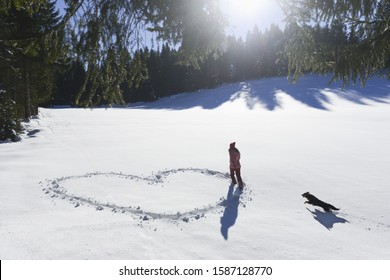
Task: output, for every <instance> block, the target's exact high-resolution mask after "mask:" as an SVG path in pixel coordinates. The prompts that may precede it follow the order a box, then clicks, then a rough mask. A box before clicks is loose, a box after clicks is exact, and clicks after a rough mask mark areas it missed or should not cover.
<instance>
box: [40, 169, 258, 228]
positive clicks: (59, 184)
mask: <svg viewBox="0 0 390 280" xmlns="http://www.w3.org/2000/svg"><path fill="white" fill-rule="evenodd" d="M172 175H179V176H177V177H178V178H181V179H182V180H181V181H180V182H179V183H182V182H183V180H186V177H188V176H191V175H192V176H194V175H195V176H197V177H199V176H203V177H204V178H203V180H201V181H202V182H208V181H209V182H210V183H211V184H212V185H214V186H215V185H216V182H217V183H219V185H220V186H229V184H230V177H229V175H228V174H227V173H222V172H219V171H214V170H210V169H201V168H179V169H172V170H164V171H159V172H157V173H155V174H152V175H150V176H137V175H131V174H123V173H115V172H93V173H88V174H84V175H77V176H68V177H61V178H55V179H52V180H46V181H45V182H40V183H41V185H42V187H43V189H42V190H43V191H44V192H45V194H47V195H49V196H50V197H52V198H59V199H66V200H68V201H69V202H70V203H71V204H73V205H74V206H75V207H79V206H81V205H87V206H91V207H93V208H95V209H96V210H98V211H101V210H104V209H109V210H111V211H112V212H115V213H123V214H126V213H130V214H131V215H135V216H138V217H139V218H140V219H143V220H153V219H163V220H171V221H184V222H189V221H192V220H199V219H201V218H204V217H205V216H206V214H208V213H213V212H214V211H216V210H218V209H222V208H223V207H226V202H227V199H226V198H225V197H224V196H223V194H224V192H225V190H226V188H220V189H219V190H217V191H214V192H213V194H218V193H219V192H221V196H219V197H217V198H216V199H215V201H212V202H209V203H208V204H207V205H205V202H204V201H199V200H198V199H197V200H195V201H194V200H193V199H192V197H191V194H189V197H190V198H191V200H192V202H193V203H195V204H197V206H195V207H193V209H186V210H183V209H182V208H181V209H176V208H175V203H174V202H171V203H170V205H169V207H168V209H167V207H165V208H164V207H163V206H161V205H156V203H155V201H152V202H150V203H148V199H150V191H151V188H152V191H153V193H157V195H159V198H160V200H161V195H162V194H163V193H167V192H170V190H169V185H170V183H171V182H170V181H169V180H167V179H168V177H171V176H172ZM102 183H103V184H104V185H103V186H102V185H101V184H102ZM177 183H178V182H176V184H177ZM173 184H174V185H175V182H174V183H173ZM99 185H100V186H99ZM186 185H187V186H188V188H187V189H186V190H187V191H188V190H189V189H193V191H194V192H199V191H202V192H203V191H205V190H204V189H199V186H197V185H198V183H197V182H195V181H187V182H186ZM203 185H205V184H203ZM206 185H208V184H207V183H206ZM180 187H182V186H176V188H173V189H174V190H173V191H177V189H178V188H180ZM205 187H206V186H205ZM82 188H84V189H85V188H87V189H89V190H90V193H89V195H88V194H87V192H84V193H83V192H82V191H80V189H82ZM99 188H101V189H102V188H104V189H105V192H104V193H102V190H98V191H97V190H96V189H99ZM134 188H137V189H138V190H137V194H138V197H136V198H134V197H132V196H134V195H135V194H134V193H133V190H134ZM140 188H144V189H145V195H144V197H142V196H141V197H139V193H140V191H139V189H140ZM148 188H149V189H148ZM115 189H117V191H119V192H120V193H118V194H117V197H116V198H115V195H114V198H113V200H114V201H104V200H105V199H107V198H108V197H110V196H111V197H113V192H115V191H116V190H115ZM141 193H142V192H141ZM99 194H100V195H99ZM251 195H252V191H251V190H249V189H248V187H246V188H245V191H244V192H243V194H241V196H240V197H241V198H240V205H242V206H243V207H246V204H247V202H248V201H251ZM92 196H93V197H92ZM96 196H97V197H96ZM168 196H169V197H171V196H172V194H169V193H168ZM118 197H120V198H121V201H118ZM214 197H215V195H214ZM162 200H164V199H162ZM169 200H171V199H170V198H169ZM129 202H133V204H131V205H129ZM141 205H145V206H141ZM148 205H149V207H148ZM151 205H154V207H153V209H152V210H150V209H149V208H150V206H151ZM187 205H188V207H190V206H191V205H190V204H187Z"/></svg>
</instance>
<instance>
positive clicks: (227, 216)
mask: <svg viewBox="0 0 390 280" xmlns="http://www.w3.org/2000/svg"><path fill="white" fill-rule="evenodd" d="M233 192H234V185H233V184H231V185H230V186H229V190H228V193H227V197H226V200H225V201H224V204H223V205H224V206H225V211H224V212H223V216H222V217H221V234H222V236H223V238H224V239H225V240H228V231H229V228H231V227H232V226H233V225H234V224H235V222H236V220H237V216H238V205H239V203H240V201H239V200H240V196H239V195H234V193H233Z"/></svg>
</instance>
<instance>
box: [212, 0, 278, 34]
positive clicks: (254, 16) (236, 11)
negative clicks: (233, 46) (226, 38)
mask: <svg viewBox="0 0 390 280" xmlns="http://www.w3.org/2000/svg"><path fill="white" fill-rule="evenodd" d="M219 3H220V6H221V9H222V11H223V12H224V13H225V15H226V16H227V20H228V23H229V27H228V30H229V31H230V32H233V33H237V32H238V33H240V35H242V34H245V33H246V32H247V31H248V30H252V29H253V27H254V26H255V25H257V26H258V27H259V28H260V29H264V28H266V27H268V26H270V24H271V23H279V22H281V20H282V11H281V10H280V7H279V6H278V5H277V2H276V1H275V0H219Z"/></svg>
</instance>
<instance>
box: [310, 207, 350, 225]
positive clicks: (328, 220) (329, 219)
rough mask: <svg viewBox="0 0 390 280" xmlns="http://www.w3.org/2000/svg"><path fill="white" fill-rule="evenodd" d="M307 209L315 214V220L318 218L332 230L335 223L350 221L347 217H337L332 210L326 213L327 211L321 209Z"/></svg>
mask: <svg viewBox="0 0 390 280" xmlns="http://www.w3.org/2000/svg"><path fill="white" fill-rule="evenodd" d="M306 209H307V211H309V212H310V213H311V214H312V215H313V218H314V219H315V220H317V221H318V222H319V223H320V224H321V225H323V226H324V227H326V228H327V229H328V230H331V229H332V228H333V226H334V224H337V223H341V224H344V223H349V221H347V220H346V219H344V218H340V217H337V216H336V214H334V213H332V212H328V213H326V212H322V211H319V210H317V209H316V210H315V211H311V210H310V209H309V208H306Z"/></svg>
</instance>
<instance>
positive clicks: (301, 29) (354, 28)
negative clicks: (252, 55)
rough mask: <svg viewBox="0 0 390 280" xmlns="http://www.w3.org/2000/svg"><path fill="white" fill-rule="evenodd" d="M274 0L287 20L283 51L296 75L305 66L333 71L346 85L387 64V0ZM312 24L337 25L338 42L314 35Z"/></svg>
mask: <svg viewBox="0 0 390 280" xmlns="http://www.w3.org/2000/svg"><path fill="white" fill-rule="evenodd" d="M277 1H278V3H279V4H280V6H281V8H282V9H283V11H284V13H285V14H286V19H287V23H288V24H287V26H288V27H287V28H288V30H289V34H290V36H289V40H288V44H287V47H286V53H287V56H288V59H289V71H290V75H291V76H292V77H293V78H294V79H296V78H298V76H300V75H302V74H303V73H304V72H305V71H314V72H319V73H326V72H333V79H335V80H336V79H337V80H342V81H343V83H344V84H345V85H346V84H348V83H350V82H351V81H352V82H353V83H356V82H358V81H360V82H361V83H362V84H363V85H364V84H365V82H366V81H367V79H369V78H370V77H371V76H373V75H376V74H380V73H381V71H382V70H383V69H384V68H385V67H386V66H388V61H389V58H390V1H388V0H354V1H349V0H337V1H335V0H331V1H312V0H296V1H287V0H277ZM316 25H317V26H320V25H322V26H323V25H329V26H330V28H332V29H333V28H335V29H336V31H337V33H338V35H336V38H337V42H336V43H335V41H326V40H322V39H323V38H322V37H319V36H316V28H315V26H316ZM341 29H343V34H342V33H341V32H342V30H341ZM317 30H318V29H317ZM348 37H349V38H350V39H351V40H346V39H347V38H348ZM387 78H388V79H390V73H388V74H387Z"/></svg>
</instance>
